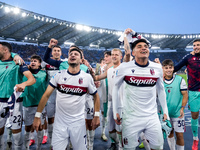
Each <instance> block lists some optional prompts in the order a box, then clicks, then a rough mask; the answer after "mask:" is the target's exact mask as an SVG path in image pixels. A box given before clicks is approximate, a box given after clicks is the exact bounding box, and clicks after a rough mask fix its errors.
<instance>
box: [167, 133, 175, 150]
mask: <svg viewBox="0 0 200 150" xmlns="http://www.w3.org/2000/svg"><path fill="white" fill-rule="evenodd" d="M167 142H168V145H169V149H170V150H175V145H176V141H175V138H174V136H173V137H172V138H169V137H167Z"/></svg>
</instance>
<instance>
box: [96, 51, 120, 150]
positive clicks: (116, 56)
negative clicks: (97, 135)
mask: <svg viewBox="0 0 200 150" xmlns="http://www.w3.org/2000/svg"><path fill="white" fill-rule="evenodd" d="M111 58H112V63H113V67H111V68H109V69H108V70H107V71H106V72H105V73H103V74H101V75H98V76H94V79H95V80H102V79H105V78H107V80H108V114H107V115H108V130H109V136H110V139H111V147H110V148H109V149H108V150H113V149H118V147H119V145H118V144H119V138H118V135H117V132H118V134H120V132H121V131H120V127H119V126H118V125H116V123H115V121H114V118H113V111H112V110H113V108H112V88H113V82H114V77H115V71H116V68H117V67H118V66H119V65H120V64H121V59H122V52H121V50H120V49H117V48H114V49H112V51H111ZM120 135H121V134H120Z"/></svg>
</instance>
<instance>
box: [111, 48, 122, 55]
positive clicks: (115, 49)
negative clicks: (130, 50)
mask: <svg viewBox="0 0 200 150" xmlns="http://www.w3.org/2000/svg"><path fill="white" fill-rule="evenodd" d="M112 51H118V52H120V53H121V55H122V51H121V50H120V49H119V48H114V49H112ZM112 51H111V53H112Z"/></svg>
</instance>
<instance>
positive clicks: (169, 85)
mask: <svg viewBox="0 0 200 150" xmlns="http://www.w3.org/2000/svg"><path fill="white" fill-rule="evenodd" d="M162 66H163V75H164V87H165V92H166V95H167V106H168V112H169V117H170V121H171V124H172V126H173V130H172V131H171V133H170V135H169V136H168V138H167V141H168V144H169V148H170V150H175V149H176V150H184V138H183V133H184V132H185V119H184V108H185V106H186V104H187V100H188V93H187V85H186V83H185V80H184V79H183V78H182V77H180V76H178V75H175V74H173V72H174V63H173V61H172V60H171V59H166V60H164V61H163V62H162ZM174 131H175V133H176V140H175V138H174Z"/></svg>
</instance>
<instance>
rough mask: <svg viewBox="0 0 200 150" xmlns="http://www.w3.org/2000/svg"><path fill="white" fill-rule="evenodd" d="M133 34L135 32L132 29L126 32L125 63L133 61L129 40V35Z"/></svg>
mask: <svg viewBox="0 0 200 150" xmlns="http://www.w3.org/2000/svg"><path fill="white" fill-rule="evenodd" d="M131 32H133V30H132V29H130V28H128V29H126V30H125V31H124V50H125V55H124V59H123V61H124V62H129V61H130V60H131V48H130V45H129V42H128V39H127V35H128V34H129V33H131Z"/></svg>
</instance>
